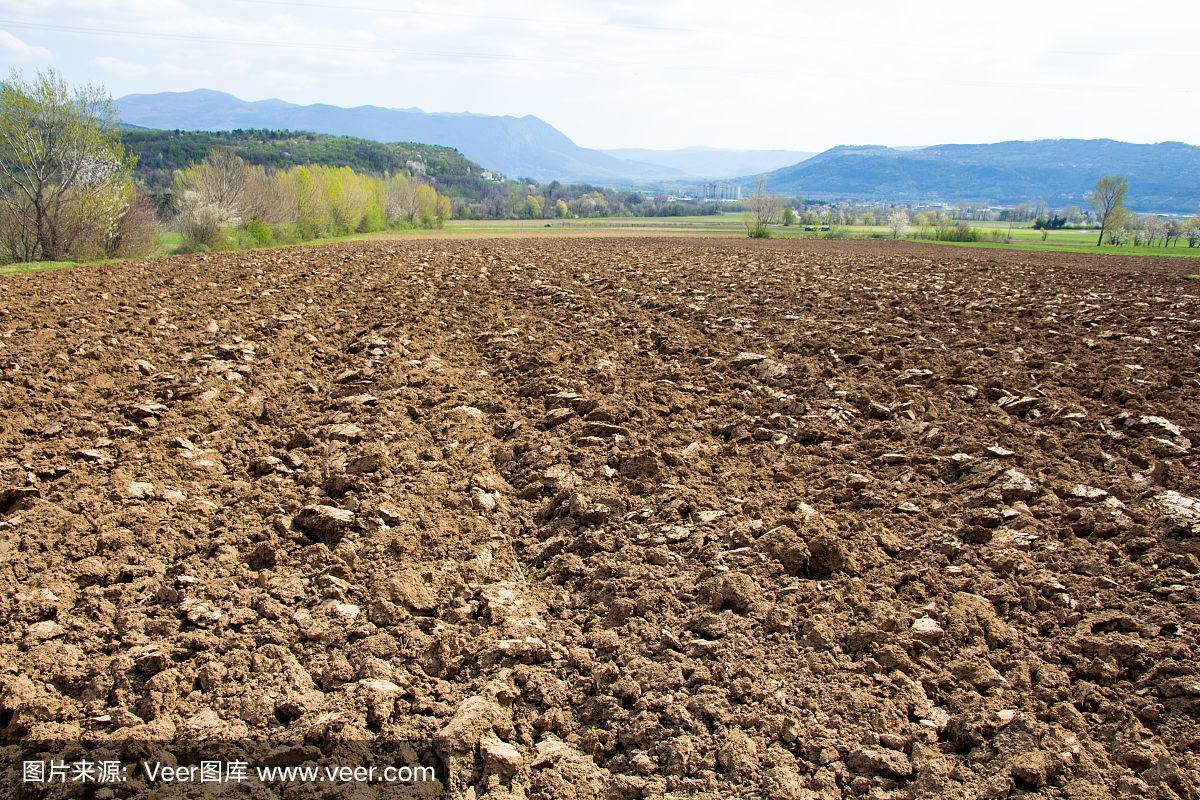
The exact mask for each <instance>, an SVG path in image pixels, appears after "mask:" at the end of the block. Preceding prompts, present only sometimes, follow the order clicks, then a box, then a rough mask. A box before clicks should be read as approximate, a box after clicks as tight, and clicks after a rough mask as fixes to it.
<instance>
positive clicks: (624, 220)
mask: <svg viewBox="0 0 1200 800" xmlns="http://www.w3.org/2000/svg"><path fill="white" fill-rule="evenodd" d="M971 226H972V227H974V228H979V229H984V230H988V231H991V230H995V229H999V230H1002V231H1004V232H1005V233H1006V234H1009V235H1011V238H1012V241H1011V242H992V241H984V242H936V241H933V240H928V239H919V240H918V241H921V242H924V243H927V244H939V245H946V246H949V247H979V248H990V249H1003V250H1033V251H1066V252H1073V253H1102V254H1109V255H1122V256H1174V257H1181V258H1200V247H1188V246H1187V243H1186V242H1180V243H1177V244H1175V245H1173V246H1172V247H1162V246H1158V245H1156V246H1153V247H1135V246H1133V245H1121V246H1115V245H1104V246H1102V247H1097V246H1096V236H1097V231H1094V230H1058V231H1051V232H1050V233H1049V235H1048V236H1047V238H1046V240H1045V241H1042V232H1041V231H1035V230H1033V229H1032V228H1030V227H1024V228H1015V229H1013V230H1012V231H1011V232H1009V231H1008V230H1007V229H1008V223H1005V222H972V223H971ZM920 233H921V229H919V228H914V229H912V230H910V231H909V234H908V237H907V238H910V239H913V238H915V237H916V236H918V235H920ZM745 235H746V228H745V225H744V224H743V223H742V216H741V214H738V213H729V214H719V215H715V216H713V215H710V216H696V217H606V218H588V219H561V220H540V219H528V220H451V221H450V222H448V223H447V224H446V227H445V228H442V229H439V230H428V229H411V230H396V231H383V232H380V233H372V234H355V235H351V236H343V237H338V238H331V239H321V240H318V241H315V242H307V243H306V244H324V243H327V242H336V241H346V240H351V239H363V238H396V239H410V238H412V239H428V238H436V239H459V238H462V239H473V238H488V237H537V236H717V237H725V238H740V237H744V236H745ZM771 236H772V237H774V238H780V239H798V238H843V239H866V238H883V239H888V238H890V237H891V233H890V231H888V229H887V228H886V227H884V226H882V225H870V226H868V225H840V226H833V227H832V230H830V231H824V232H823V231H819V230H818V231H805V230H804V226H803V225H793V226H790V227H784V226H782V225H779V226H773V227H772V228H771ZM179 244H180V237H179V234H177V233H170V232H168V233H164V234H162V235H161V236H160V237H159V241H158V252H157V253H156V255H155V257H156V258H159V257H164V256H168V255H171V254H173V253H174V252H175V251H176V250H177V249H178V247H179ZM281 246H292V245H281ZM90 263H105V262H90ZM77 265H78V264H77V263H76V262H71V261H44V262H33V263H25V264H6V265H0V275H18V274H22V273H28V272H41V271H43V270H48V269H60V268H62V267H70V266H77Z"/></svg>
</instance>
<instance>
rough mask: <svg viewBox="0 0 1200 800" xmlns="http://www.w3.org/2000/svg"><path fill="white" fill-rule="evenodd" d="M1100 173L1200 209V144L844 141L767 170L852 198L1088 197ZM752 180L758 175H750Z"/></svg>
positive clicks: (771, 183) (805, 187)
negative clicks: (911, 145) (902, 146)
mask: <svg viewBox="0 0 1200 800" xmlns="http://www.w3.org/2000/svg"><path fill="white" fill-rule="evenodd" d="M1101 175H1124V176H1126V177H1127V178H1129V205H1130V207H1131V208H1134V209H1137V210H1143V211H1179V212H1196V211H1200V147H1193V146H1191V145H1186V144H1182V143H1179V142H1163V143H1161V144H1129V143H1127V142H1116V141H1113V140H1111V139H1043V140H1039V141H1032V142H1000V143H998V144H944V145H935V146H933V147H922V148H918V149H914V150H899V149H896V148H889V147H875V146H866V147H835V148H833V149H831V150H827V151H825V152H824V153H821V154H819V155H816V156H813V157H812V158H810V159H807V160H805V161H802V162H800V163H798V164H794V165H792V166H790V167H785V168H783V169H779V170H775V171H774V172H770V173H768V174H767V176H766V178H767V185H768V187H769V188H770V189H771V190H773V191H776V192H780V193H783V194H787V195H799V196H802V197H809V198H814V199H818V198H826V199H831V198H832V199H847V200H895V201H923V200H927V201H943V202H956V201H959V200H966V201H974V202H987V203H995V204H1012V203H1019V202H1022V201H1026V200H1029V201H1036V200H1039V199H1040V200H1045V201H1046V202H1047V203H1049V204H1051V205H1065V204H1068V203H1075V204H1081V203H1082V202H1083V198H1084V195H1086V194H1087V193H1088V192H1089V191H1090V190H1091V188H1092V186H1093V185H1094V184H1095V182H1096V179H1097V178H1099V177H1100V176H1101ZM743 181H744V182H745V183H746V184H748V185H749V184H750V183H751V182H752V181H753V177H752V176H748V177H746V178H744V179H743Z"/></svg>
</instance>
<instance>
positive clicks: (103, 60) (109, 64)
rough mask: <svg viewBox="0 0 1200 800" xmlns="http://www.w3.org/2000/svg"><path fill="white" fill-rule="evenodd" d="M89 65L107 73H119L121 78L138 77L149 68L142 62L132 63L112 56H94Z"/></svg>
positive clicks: (144, 73)
mask: <svg viewBox="0 0 1200 800" xmlns="http://www.w3.org/2000/svg"><path fill="white" fill-rule="evenodd" d="M91 65H92V66H93V67H95V68H96V69H98V70H101V71H103V72H106V73H108V74H109V75H119V76H121V77H122V78H135V77H140V76H142V75H146V74H148V73H149V72H150V68H149V67H147V66H145V65H144V64H133V63H130V62H129V61H122V60H121V59H119V58H113V57H112V56H96V57H95V58H93V59H92V60H91Z"/></svg>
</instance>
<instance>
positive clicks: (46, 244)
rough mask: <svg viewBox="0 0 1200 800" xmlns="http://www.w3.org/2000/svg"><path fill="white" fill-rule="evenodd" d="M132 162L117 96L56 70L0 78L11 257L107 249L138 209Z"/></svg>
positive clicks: (0, 186)
mask: <svg viewBox="0 0 1200 800" xmlns="http://www.w3.org/2000/svg"><path fill="white" fill-rule="evenodd" d="M131 166H132V165H131V164H130V163H129V161H128V159H127V158H126V157H125V152H124V149H123V148H122V147H121V144H120V142H119V140H118V137H117V126H116V112H115V107H114V106H113V103H112V100H111V98H109V96H108V94H107V93H106V92H105V91H104V90H103V89H101V88H99V87H94V86H83V87H78V88H75V89H71V88H70V87H68V86H67V84H66V82H65V81H64V80H63V79H62V78H61V77H60V76H59V75H58V73H56V72H54V71H53V70H51V71H48V72H40V73H38V74H37V76H36V77H35V78H33V79H32V80H30V81H26V80H25V79H23V78H22V76H21V74H20V73H18V72H16V71H14V72H12V73H11V74H10V76H9V78H8V80H6V81H4V82H3V83H0V208H2V209H3V212H4V213H3V220H4V227H5V230H4V232H3V233H4V245H5V247H6V249H8V250H9V254H8V255H9V257H16V258H20V259H21V260H38V259H40V260H50V261H53V260H58V259H61V258H63V257H64V256H66V255H68V254H71V253H73V252H77V251H78V249H79V248H81V247H82V246H84V245H85V244H91V245H93V246H96V247H100V248H101V249H106V241H107V240H108V239H110V238H111V237H112V236H113V235H115V231H116V229H117V227H118V225H119V223H120V219H121V216H122V215H123V214H124V213H125V212H126V211H127V210H128V208H129V207H130V199H129V198H130V191H131V185H130V181H129V171H130V169H131Z"/></svg>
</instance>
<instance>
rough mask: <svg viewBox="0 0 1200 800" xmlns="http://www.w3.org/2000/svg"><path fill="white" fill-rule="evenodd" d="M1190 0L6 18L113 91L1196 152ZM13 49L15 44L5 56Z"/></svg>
mask: <svg viewBox="0 0 1200 800" xmlns="http://www.w3.org/2000/svg"><path fill="white" fill-rule="evenodd" d="M1192 2H1194V0H1188V1H1187V2H1185V0H1142V2H1141V4H1140V6H1139V13H1137V14H1129V13H1127V12H1126V11H1125V10H1124V9H1126V6H1125V5H1120V6H1118V5H1117V3H1116V0H1097V3H1096V4H1094V5H1093V6H1092V7H1089V9H1088V13H1080V12H1079V10H1078V6H1077V5H1076V4H1069V3H1068V4H1053V3H1049V4H1048V3H1046V2H1045V1H1044V0H1010V2H1009V3H1007V4H1006V5H1005V6H1004V7H1003V9H1000V8H999V7H996V6H993V5H987V4H951V5H947V6H944V7H942V6H939V7H938V8H937V10H936V12H929V13H925V12H921V11H918V10H915V9H914V8H913V7H912V5H911V4H908V3H897V2H895V0H858V2H855V3H836V2H835V3H827V2H826V3H815V2H806V1H805V0H801V2H796V0H760V2H758V3H755V4H749V5H747V4H742V5H741V6H737V5H734V6H731V5H730V4H729V2H728V0H656V2H655V3H644V2H640V1H639V0H557V2H555V3H553V4H547V3H546V2H545V0H510V1H509V2H507V3H504V4H502V5H498V4H496V3H494V2H492V1H491V0H458V2H456V3H455V4H453V5H452V6H451V5H447V4H444V3H439V2H436V0H407V2H405V3H403V4H389V3H388V2H387V0H303V2H288V0H0V10H3V9H6V8H8V9H11V12H5V13H6V15H7V16H11V17H13V18H18V17H19V18H20V19H21V20H24V21H25V22H27V23H34V24H35V25H40V26H42V27H35V28H25V27H20V26H14V27H13V28H12V30H14V31H16V32H17V33H19V34H20V35H22V36H26V38H31V37H35V38H36V40H37V41H38V42H41V43H44V44H46V45H47V46H49V47H52V48H53V49H54V51H55V53H56V54H58V59H57V60H56V64H58V65H60V66H61V67H62V69H63V72H64V75H65V76H66V77H67V78H68V79H69V80H75V81H85V80H91V79H92V76H93V74H96V75H98V77H99V79H100V80H102V81H104V82H105V83H106V84H107V85H108V87H109V89H110V90H111V91H112V93H113V94H114V95H117V96H120V95H122V94H126V93H129V92H142V91H160V90H167V89H173V90H184V89H193V88H198V87H201V86H203V87H206V88H212V89H220V90H224V91H228V92H232V93H233V94H236V95H239V96H241V97H245V98H247V99H260V98H266V97H280V98H282V99H285V100H291V101H293V102H301V103H311V102H325V103H333V104H337V105H345V106H350V105H358V104H364V103H370V104H375V105H381V106H391V107H411V106H417V107H421V108H424V109H426V110H430V111H475V112H480V113H490V114H514V115H522V114H536V115H537V116H539V117H542V118H543V119H545V120H546V121H548V122H550V123H551V124H553V125H555V126H556V127H558V128H560V129H561V130H563V131H564V132H565V133H566V134H567V135H569V136H571V137H572V138H574V139H575V140H576V141H577V142H579V143H580V144H583V145H586V146H594V147H596V146H609V147H616V146H649V147H674V146H686V145H693V144H708V145H715V146H725V147H791V148H796V149H804V150H808V149H819V148H824V147H828V146H831V145H834V144H841V143H877V144H931V143H937V142H945V141H995V140H1000V139H1008V138H1039V137H1055V136H1080V137H1100V136H1111V137H1113V138H1124V139H1128V140H1133V141H1154V140H1161V139H1179V140H1183V141H1191V142H1196V143H1200V115H1196V114H1189V113H1183V112H1186V111H1188V110H1190V107H1192V106H1194V104H1195V99H1196V98H1197V97H1200V79H1197V78H1196V77H1195V76H1196V75H1197V74H1200V71H1198V70H1197V69H1196V68H1197V67H1198V66H1200V53H1198V52H1197V51H1196V49H1195V47H1194V42H1195V41H1196V39H1197V37H1198V36H1200V15H1197V14H1195V13H1194V11H1193V10H1192V8H1191V5H1192ZM1073 6H1074V7H1073ZM1117 18H1119V19H1120V24H1119V25H1117V26H1114V24H1113V20H1114V19H1117ZM72 29H73V30H72ZM26 31H29V33H28V34H26ZM9 36H11V34H10V35H9ZM11 38H12V39H13V40H14V41H16V42H17V43H18V44H19V45H21V46H23V47H24V48H29V45H25V44H24V43H23V42H20V40H16V38H15V36H11ZM6 45H7V46H6ZM11 49H12V45H11V43H9V42H6V40H3V39H0V56H4V54H5V53H6V52H8V51H9V50H11ZM33 49H35V50H38V49H41V48H33ZM49 56H50V54H49V53H48V52H47V53H45V54H44V57H47V58H48V57H49ZM6 60H14V58H13V57H12V56H8V57H7V58H6Z"/></svg>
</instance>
